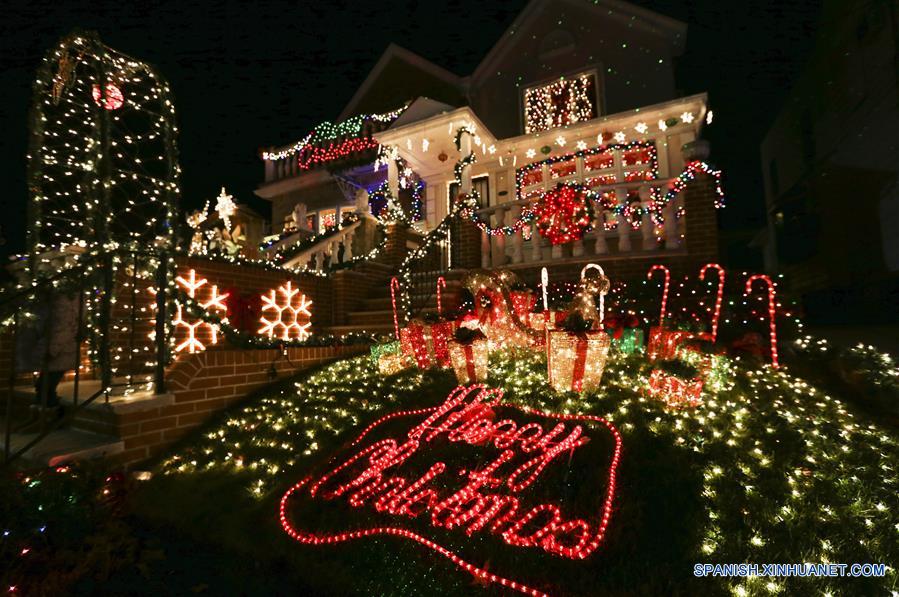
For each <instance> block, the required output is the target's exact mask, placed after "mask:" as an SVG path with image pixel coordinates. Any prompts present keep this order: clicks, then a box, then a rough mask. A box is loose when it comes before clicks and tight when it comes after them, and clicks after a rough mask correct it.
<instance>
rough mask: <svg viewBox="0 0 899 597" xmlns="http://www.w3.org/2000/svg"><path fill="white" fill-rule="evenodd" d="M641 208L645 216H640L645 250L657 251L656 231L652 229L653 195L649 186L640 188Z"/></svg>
mask: <svg viewBox="0 0 899 597" xmlns="http://www.w3.org/2000/svg"><path fill="white" fill-rule="evenodd" d="M639 193H640V207H641V208H642V209H643V214H642V215H641V216H640V232H642V233H643V250H644V251H654V250H655V249H657V248H658V247H657V245H656V235H655V231H654V230H653V229H652V216H650V214H649V209H650V208H651V207H652V206H653V202H652V195H651V194H650V189H649V187H648V186H642V187H640V191H639Z"/></svg>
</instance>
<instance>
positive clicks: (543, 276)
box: [540, 267, 549, 313]
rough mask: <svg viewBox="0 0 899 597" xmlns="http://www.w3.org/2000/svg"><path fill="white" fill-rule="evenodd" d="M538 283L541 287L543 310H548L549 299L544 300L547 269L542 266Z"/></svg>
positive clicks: (547, 279)
mask: <svg viewBox="0 0 899 597" xmlns="http://www.w3.org/2000/svg"><path fill="white" fill-rule="evenodd" d="M540 285H541V286H542V287H543V312H544V313H545V312H547V311H549V301H547V300H546V287H547V286H549V271H548V270H547V269H546V268H545V267H544V268H543V269H541V270H540Z"/></svg>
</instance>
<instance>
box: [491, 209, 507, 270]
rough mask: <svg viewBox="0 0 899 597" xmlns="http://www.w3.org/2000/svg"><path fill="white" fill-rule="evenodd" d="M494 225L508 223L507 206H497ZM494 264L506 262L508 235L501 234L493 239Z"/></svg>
mask: <svg viewBox="0 0 899 597" xmlns="http://www.w3.org/2000/svg"><path fill="white" fill-rule="evenodd" d="M493 221H494V222H495V223H494V227H497V226H505V225H506V208H505V207H497V208H496V211H495V212H494V220H493ZM493 250H494V251H495V254H494V255H493V265H495V266H496V265H505V263H506V237H505V235H503V234H500V235H498V236H496V237H494V240H493Z"/></svg>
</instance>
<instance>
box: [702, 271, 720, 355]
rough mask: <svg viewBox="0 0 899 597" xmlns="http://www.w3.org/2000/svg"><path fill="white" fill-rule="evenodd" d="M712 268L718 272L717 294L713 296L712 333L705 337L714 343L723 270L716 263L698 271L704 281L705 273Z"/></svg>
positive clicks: (716, 333)
mask: <svg viewBox="0 0 899 597" xmlns="http://www.w3.org/2000/svg"><path fill="white" fill-rule="evenodd" d="M712 268H715V269H717V270H718V294H716V295H715V313H714V314H713V315H712V332H711V334H710V335H709V336H707V337H708V338H710V339H711V341H712V342H714V341H715V339H716V338H717V337H718V320H719V319H720V317H721V300H722V298H723V297H724V268H723V267H721V266H720V265H718V264H717V263H706V264H705V265H703V266H702V269H701V270H700V271H699V279H700V280H705V273H706V272H707V271H708V270H710V269H712Z"/></svg>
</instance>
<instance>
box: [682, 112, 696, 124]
mask: <svg viewBox="0 0 899 597" xmlns="http://www.w3.org/2000/svg"><path fill="white" fill-rule="evenodd" d="M693 118H694V117H693V113H692V112H684V113H683V114H681V115H680V119H681V120H683V121H684V122H685V123H687V124H690V123H691V122H693Z"/></svg>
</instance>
